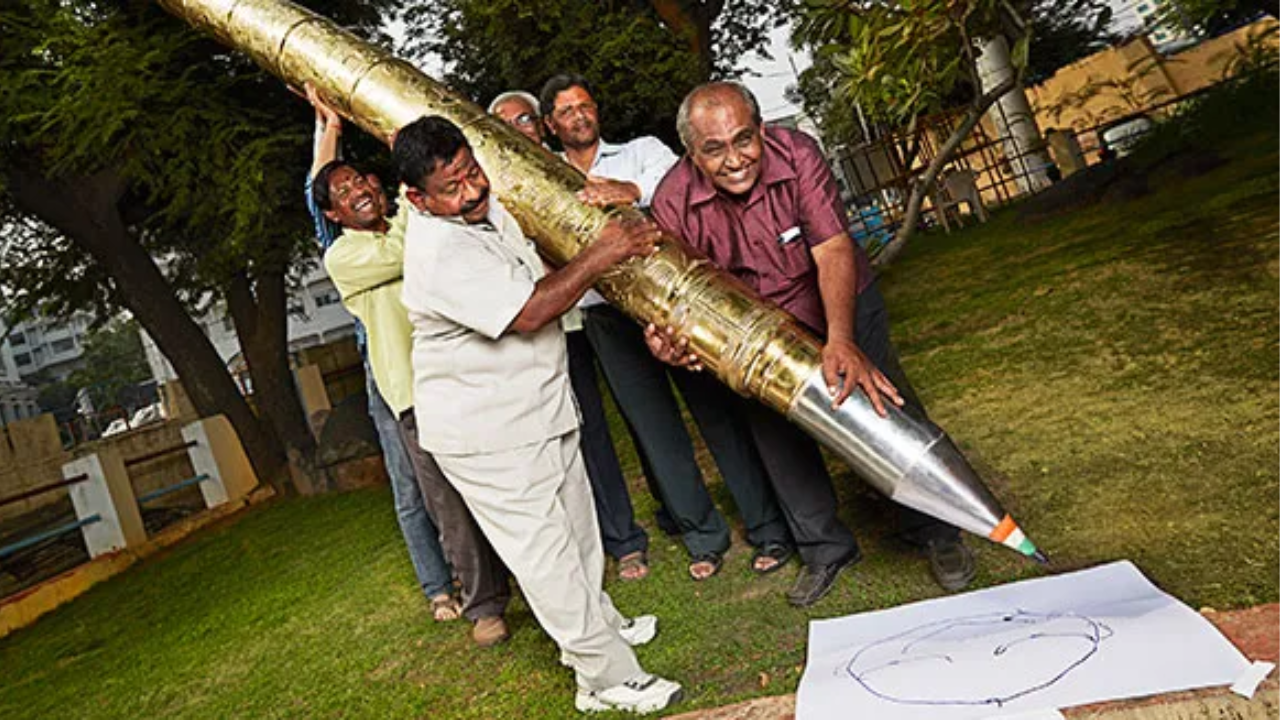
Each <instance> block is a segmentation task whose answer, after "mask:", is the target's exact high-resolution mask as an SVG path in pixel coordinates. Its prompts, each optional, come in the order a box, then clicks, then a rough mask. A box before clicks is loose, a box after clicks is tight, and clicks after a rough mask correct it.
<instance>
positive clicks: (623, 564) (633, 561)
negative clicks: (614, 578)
mask: <svg viewBox="0 0 1280 720" xmlns="http://www.w3.org/2000/svg"><path fill="white" fill-rule="evenodd" d="M647 577H649V556H648V555H647V554H646V553H645V551H643V550H637V551H635V552H633V553H627V554H626V555H623V556H622V557H620V558H618V579H619V580H622V581H624V582H635V581H637V580H643V579H645V578H647Z"/></svg>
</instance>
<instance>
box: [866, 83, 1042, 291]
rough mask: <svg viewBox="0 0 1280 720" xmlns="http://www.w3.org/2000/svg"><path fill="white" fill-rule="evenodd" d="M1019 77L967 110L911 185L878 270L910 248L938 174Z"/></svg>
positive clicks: (878, 262)
mask: <svg viewBox="0 0 1280 720" xmlns="http://www.w3.org/2000/svg"><path fill="white" fill-rule="evenodd" d="M1017 84H1018V83H1017V79H1016V78H1009V79H1008V80H1006V81H1004V82H1002V83H1000V84H999V85H997V86H996V87H994V88H992V90H991V92H989V93H987V94H985V95H983V96H982V97H980V98H978V99H977V101H976V102H975V103H974V104H973V105H971V106H969V109H968V110H966V111H965V114H964V120H962V121H961V122H960V124H959V125H957V126H956V129H955V130H952V131H951V135H950V136H948V137H947V141H946V142H945V143H943V144H942V147H941V148H939V149H938V154H937V155H936V156H935V157H934V158H933V160H932V161H931V162H930V163H929V166H928V167H927V168H925V171H924V174H922V175H921V176H920V178H919V179H918V180H917V181H916V182H915V183H914V184H913V185H912V186H911V195H910V196H909V197H908V199H907V212H906V215H905V216H904V217H903V218H902V227H901V228H899V229H898V232H897V233H896V234H895V235H894V236H893V240H890V241H889V244H888V245H885V246H884V249H883V250H881V251H880V253H879V254H877V255H876V257H875V261H874V264H875V266H876V267H887V266H889V265H890V264H891V263H893V261H894V260H895V259H897V257H898V256H899V255H901V254H902V251H903V250H904V249H905V248H906V247H907V241H909V240H910V239H911V236H912V235H914V234H915V231H916V226H917V225H919V224H920V208H921V206H922V205H923V204H924V197H925V193H927V192H928V191H929V188H931V187H933V184H934V183H935V182H936V181H937V179H938V173H940V172H942V168H943V167H944V166H945V165H946V164H947V163H949V162H951V158H952V157H954V156H955V154H956V151H957V150H959V149H960V145H961V144H962V143H963V142H964V140H965V138H967V137H969V133H971V132H973V128H974V127H976V126H977V124H978V122H979V121H980V120H982V115H983V113H985V112H986V111H987V110H988V109H990V108H991V106H992V105H994V104H995V103H996V101H997V100H999V99H1000V98H1001V97H1003V96H1004V94H1005V93H1007V92H1009V91H1010V90H1012V89H1013V88H1014V87H1015V86H1016V85H1017Z"/></svg>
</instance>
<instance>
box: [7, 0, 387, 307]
mask: <svg viewBox="0 0 1280 720" xmlns="http://www.w3.org/2000/svg"><path fill="white" fill-rule="evenodd" d="M311 4H312V5H313V6H314V7H315V8H316V9H318V10H319V11H320V12H322V13H325V14H329V15H333V16H335V17H336V19H338V20H339V21H340V22H346V23H348V24H350V25H353V26H354V27H355V28H356V29H357V31H360V30H363V31H366V32H368V31H371V30H372V28H374V27H376V23H377V22H378V21H379V16H378V15H377V13H376V11H375V9H374V8H375V7H376V6H375V5H374V3H365V2H360V1H359V0H331V1H329V2H314V3H311ZM0 32H3V34H4V37H5V42H4V43H2V44H0V168H3V167H6V166H21V167H25V168H34V169H36V170H37V171H38V172H39V173H40V174H41V175H42V176H45V177H80V178H89V177H93V176H94V175H95V174H97V173H104V172H106V173H111V174H112V175H114V176H118V177H120V178H122V179H123V181H124V188H125V190H124V194H123V196H122V197H121V198H120V203H119V205H120V208H121V210H122V214H123V216H124V219H125V221H126V223H128V224H129V225H130V229H131V231H132V234H133V235H134V236H135V237H136V238H137V239H138V240H139V242H142V243H143V244H144V246H145V247H146V248H147V249H148V250H149V251H151V252H152V253H153V255H155V256H157V257H159V258H161V259H162V260H163V261H164V263H165V264H166V269H167V271H168V275H169V277H170V279H171V281H172V282H173V283H174V285H175V288H176V289H177V291H179V292H180V293H185V294H186V295H187V296H188V297H189V298H190V299H193V300H198V299H200V298H203V297H204V296H205V295H207V294H208V293H210V292H217V291H218V290H219V289H220V288H221V287H223V285H224V283H225V279H226V277H227V276H228V274H229V273H231V272H234V271H236V270H239V269H243V268H245V267H246V266H250V267H252V266H256V265H262V266H264V267H276V268H280V267H285V266H287V265H288V264H289V263H290V262H292V261H293V260H295V259H297V258H300V257H306V256H308V254H309V253H311V252H312V250H311V243H310V242H309V241H308V240H307V236H308V229H309V226H308V221H307V217H306V212H305V207H304V205H303V203H302V201H301V198H300V192H301V191H300V188H301V184H302V181H301V178H302V177H303V175H304V173H305V170H306V167H307V165H308V157H309V138H310V129H311V115H310V111H309V109H308V108H307V107H306V105H305V103H303V102H301V101H299V100H297V99H296V98H294V97H292V96H291V94H290V93H289V92H288V91H287V89H286V88H284V87H282V86H281V84H280V83H279V82H277V81H275V80H274V79H272V78H270V77H269V76H267V75H266V74H265V73H264V72H263V71H261V70H259V69H257V68H256V67H255V66H253V65H252V64H251V63H249V62H248V60H247V59H245V58H243V57H241V56H239V55H235V54H232V53H230V52H228V51H226V50H224V49H223V48H222V47H220V46H219V45H217V44H216V43H214V41H212V40H210V39H207V38H205V37H204V36H202V35H200V34H198V33H196V32H195V31H193V30H191V29H189V28H187V27H186V26H185V25H184V24H183V23H181V22H180V21H178V20H176V19H174V18H172V17H170V16H168V15H167V14H165V13H164V12H163V11H162V10H160V9H159V7H158V6H156V5H155V4H154V3H152V2H148V1H145V0H122V1H120V2H110V1H108V2H94V1H93V0H72V1H70V2H62V1H61V0H15V1H14V2H10V3H6V5H5V6H4V10H2V11H0ZM0 175H3V170H0ZM0 212H3V213H4V217H5V218H7V219H8V221H9V222H12V223H17V226H18V227H20V228H21V229H20V231H19V232H17V233H15V234H13V235H11V236H10V237H9V238H8V240H9V247H8V251H7V254H6V258H5V260H6V262H5V263H4V264H3V266H0V286H2V287H4V288H6V292H7V296H6V298H5V300H6V306H7V308H6V310H7V314H10V315H18V316H21V315H24V314H29V313H30V311H31V310H32V309H34V308H36V307H37V306H41V305H43V306H44V307H43V309H44V310H45V311H46V312H49V311H52V313H53V314H62V313H65V312H66V311H68V310H70V309H75V308H85V309H93V310H95V311H97V312H98V314H99V316H103V315H106V314H109V313H110V312H111V311H112V310H113V309H114V308H115V307H118V306H119V301H120V298H118V297H115V296H114V294H113V293H114V290H113V287H112V283H111V281H110V280H109V279H107V278H105V277H103V276H102V274H101V272H100V271H99V270H98V269H96V268H95V267H94V266H93V264H92V262H91V260H89V258H87V257H86V256H85V255H84V253H83V252H81V251H78V250H77V249H76V248H75V247H74V246H73V245H72V243H71V242H68V241H67V240H64V239H61V238H59V237H57V235H56V233H53V232H52V231H51V230H49V229H48V228H45V227H42V226H41V225H40V224H39V223H38V222H35V221H33V220H32V219H31V218H29V217H25V216H22V215H21V214H20V213H18V212H17V209H16V208H15V207H13V206H12V204H9V203H7V202H6V203H3V204H0Z"/></svg>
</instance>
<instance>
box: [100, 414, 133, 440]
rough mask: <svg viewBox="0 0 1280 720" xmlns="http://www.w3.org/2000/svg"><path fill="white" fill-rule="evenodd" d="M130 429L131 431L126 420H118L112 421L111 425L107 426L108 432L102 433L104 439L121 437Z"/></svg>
mask: <svg viewBox="0 0 1280 720" xmlns="http://www.w3.org/2000/svg"><path fill="white" fill-rule="evenodd" d="M128 429H129V423H128V422H126V421H125V419H124V418H116V419H115V420H112V421H111V424H110V425H108V426H107V429H106V430H103V431H102V437H110V436H112V435H119V434H120V433H122V432H124V431H125V430H128Z"/></svg>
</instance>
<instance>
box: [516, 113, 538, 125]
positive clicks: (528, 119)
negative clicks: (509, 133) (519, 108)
mask: <svg viewBox="0 0 1280 720" xmlns="http://www.w3.org/2000/svg"><path fill="white" fill-rule="evenodd" d="M537 120H538V118H537V117H536V116H534V114H533V113H520V114H519V115H517V116H515V117H513V118H511V122H513V123H515V124H516V125H532V124H533V123H534V122H536V121H537Z"/></svg>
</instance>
